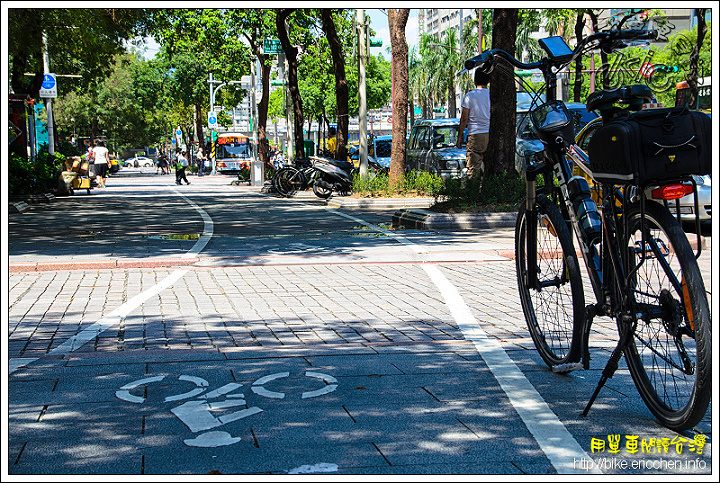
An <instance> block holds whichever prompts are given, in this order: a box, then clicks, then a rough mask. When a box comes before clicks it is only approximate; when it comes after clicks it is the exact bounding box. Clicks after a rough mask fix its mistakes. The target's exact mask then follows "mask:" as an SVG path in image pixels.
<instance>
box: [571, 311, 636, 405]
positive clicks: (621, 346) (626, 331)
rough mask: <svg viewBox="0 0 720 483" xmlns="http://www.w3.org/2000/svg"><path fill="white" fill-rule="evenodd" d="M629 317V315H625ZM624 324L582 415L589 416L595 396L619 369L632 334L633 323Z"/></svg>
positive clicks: (626, 322)
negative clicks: (619, 363)
mask: <svg viewBox="0 0 720 483" xmlns="http://www.w3.org/2000/svg"><path fill="white" fill-rule="evenodd" d="M624 317H627V316H624ZM621 325H622V333H621V334H620V340H619V341H618V344H617V346H616V347H615V349H614V350H613V351H612V354H611V355H610V360H609V361H608V362H607V364H606V365H605V369H603V371H602V377H600V381H598V385H597V387H596V388H595V392H593V395H592V397H591V398H590V401H588V403H587V406H585V410H584V411H583V413H582V415H583V416H587V414H588V412H589V411H590V407H591V406H592V405H593V403H594V402H595V398H597V396H598V394H600V389H602V388H603V386H605V383H606V382H607V380H608V379H610V378H612V377H613V375H614V374H615V371H617V368H618V362H620V358H621V357H622V355H623V351H624V350H625V347H627V346H628V343H629V341H630V336H631V334H632V326H633V324H632V323H631V322H630V321H628V320H626V321H625V322H624V323H623V324H621Z"/></svg>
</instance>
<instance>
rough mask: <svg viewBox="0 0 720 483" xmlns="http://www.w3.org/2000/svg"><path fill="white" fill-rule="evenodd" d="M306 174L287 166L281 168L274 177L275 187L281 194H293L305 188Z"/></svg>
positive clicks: (286, 195)
mask: <svg viewBox="0 0 720 483" xmlns="http://www.w3.org/2000/svg"><path fill="white" fill-rule="evenodd" d="M305 183H306V180H305V175H304V174H303V173H302V171H300V170H298V169H296V168H293V167H291V166H286V167H284V168H280V169H279V170H278V171H277V172H276V173H275V176H274V177H273V187H274V188H275V191H277V192H278V194H280V195H281V196H285V197H288V196H292V195H294V194H295V193H296V192H297V191H300V190H303V189H305Z"/></svg>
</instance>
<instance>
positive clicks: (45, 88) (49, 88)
mask: <svg viewBox="0 0 720 483" xmlns="http://www.w3.org/2000/svg"><path fill="white" fill-rule="evenodd" d="M40 97H45V98H49V97H57V80H56V78H55V74H45V75H44V76H43V82H42V85H41V86H40Z"/></svg>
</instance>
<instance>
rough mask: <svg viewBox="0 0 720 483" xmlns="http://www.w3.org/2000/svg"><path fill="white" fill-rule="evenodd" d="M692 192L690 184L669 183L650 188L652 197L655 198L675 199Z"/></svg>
mask: <svg viewBox="0 0 720 483" xmlns="http://www.w3.org/2000/svg"><path fill="white" fill-rule="evenodd" d="M692 192H693V187H692V185H691V184H669V185H667V186H662V187H660V188H656V189H654V190H652V197H653V198H654V199H656V200H676V199H678V198H682V197H683V196H685V195H689V194H690V193H692Z"/></svg>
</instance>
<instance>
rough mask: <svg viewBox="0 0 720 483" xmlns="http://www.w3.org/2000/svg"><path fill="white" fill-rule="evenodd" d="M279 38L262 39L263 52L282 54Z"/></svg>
mask: <svg viewBox="0 0 720 483" xmlns="http://www.w3.org/2000/svg"><path fill="white" fill-rule="evenodd" d="M282 52H283V49H282V44H281V43H280V39H265V40H264V41H263V54H282Z"/></svg>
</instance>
